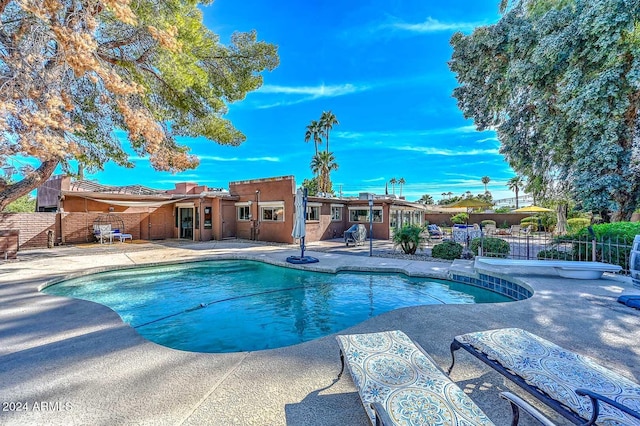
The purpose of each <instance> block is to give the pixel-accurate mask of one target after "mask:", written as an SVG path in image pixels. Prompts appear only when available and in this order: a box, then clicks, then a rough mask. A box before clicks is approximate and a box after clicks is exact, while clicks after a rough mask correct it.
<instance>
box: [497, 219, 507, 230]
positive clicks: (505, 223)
mask: <svg viewBox="0 0 640 426" xmlns="http://www.w3.org/2000/svg"><path fill="white" fill-rule="evenodd" d="M498 228H500V229H509V224H508V223H507V221H506V220H505V221H504V222H502V224H501V225H500V226H499V227H498Z"/></svg>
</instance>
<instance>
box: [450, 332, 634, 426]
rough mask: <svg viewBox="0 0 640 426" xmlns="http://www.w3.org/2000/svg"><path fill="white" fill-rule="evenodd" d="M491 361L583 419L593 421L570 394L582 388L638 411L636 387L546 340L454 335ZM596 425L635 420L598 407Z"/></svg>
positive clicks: (584, 401)
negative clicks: (598, 412) (598, 414)
mask: <svg viewBox="0 0 640 426" xmlns="http://www.w3.org/2000/svg"><path fill="white" fill-rule="evenodd" d="M456 340H457V341H459V342H461V343H464V344H468V345H470V346H471V347H473V348H474V349H475V350H476V351H478V352H481V353H483V354H485V355H486V356H487V357H488V358H489V359H491V360H495V361H497V362H499V363H500V364H501V365H502V366H503V367H505V368H506V369H507V370H509V371H510V372H512V373H514V374H516V375H517V376H520V377H522V378H523V379H524V380H525V381H526V382H527V383H528V384H529V385H531V386H534V387H536V388H538V389H539V390H541V391H542V392H544V393H545V394H547V395H548V396H549V397H551V398H552V399H554V400H556V401H558V402H561V403H562V404H564V405H566V406H567V407H568V408H569V409H570V410H571V411H573V412H575V413H577V414H578V415H580V416H581V417H583V418H584V419H589V418H590V417H591V402H590V401H589V399H588V398H587V397H581V396H578V395H577V394H576V393H575V392H574V391H575V390H576V389H580V388H584V389H589V390H592V391H594V392H596V393H599V394H601V395H604V396H607V397H609V398H611V399H613V400H614V401H617V402H619V403H620V404H623V405H625V406H627V407H630V408H631V409H633V410H636V411H638V410H640V385H638V384H636V383H633V382H632V381H631V380H628V379H626V378H625V377H623V376H621V375H619V374H616V373H614V372H612V371H610V370H607V369H606V368H604V367H601V366H600V365H598V364H596V363H595V362H594V361H593V360H591V359H590V358H588V357H585V356H582V355H578V354H575V353H573V352H571V351H568V350H566V349H563V348H561V347H560V346H558V345H555V344H553V343H551V342H549V341H547V340H544V339H542V338H541V337H538V336H536V335H534V334H531V333H529V332H527V331H524V330H520V329H518V328H505V329H499V330H488V331H481V332H477V333H469V334H464V335H462V336H457V337H456ZM597 424H599V425H620V424H623V425H634V424H638V420H637V419H634V418H632V417H630V416H627V415H626V414H625V413H622V412H621V411H619V410H617V409H615V408H613V407H611V406H609V405H607V404H600V416H599V417H598V421H597Z"/></svg>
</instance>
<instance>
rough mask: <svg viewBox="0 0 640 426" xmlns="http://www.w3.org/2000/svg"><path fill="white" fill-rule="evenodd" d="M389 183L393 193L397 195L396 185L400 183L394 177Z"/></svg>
mask: <svg viewBox="0 0 640 426" xmlns="http://www.w3.org/2000/svg"><path fill="white" fill-rule="evenodd" d="M389 183H390V184H391V193H392V194H393V195H396V183H398V179H396V178H394V177H392V178H391V179H389Z"/></svg>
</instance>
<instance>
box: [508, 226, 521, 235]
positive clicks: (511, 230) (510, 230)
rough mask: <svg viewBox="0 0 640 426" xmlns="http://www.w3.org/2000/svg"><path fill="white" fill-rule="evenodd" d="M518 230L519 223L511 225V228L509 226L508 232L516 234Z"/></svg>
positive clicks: (518, 232) (519, 227)
mask: <svg viewBox="0 0 640 426" xmlns="http://www.w3.org/2000/svg"><path fill="white" fill-rule="evenodd" d="M520 230H521V226H520V225H511V228H509V234H511V235H518V234H520Z"/></svg>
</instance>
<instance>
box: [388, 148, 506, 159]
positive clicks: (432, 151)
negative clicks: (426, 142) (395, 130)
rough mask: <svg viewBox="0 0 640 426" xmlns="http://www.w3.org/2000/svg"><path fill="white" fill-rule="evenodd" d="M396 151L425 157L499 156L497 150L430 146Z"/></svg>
mask: <svg viewBox="0 0 640 426" xmlns="http://www.w3.org/2000/svg"><path fill="white" fill-rule="evenodd" d="M395 149H398V150H400V151H414V152H420V153H423V154H425V155H442V156H447V157H453V156H459V155H499V154H500V153H499V152H498V150H497V149H465V150H460V151H455V150H452V149H443V148H434V147H430V146H399V147H396V148H395Z"/></svg>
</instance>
